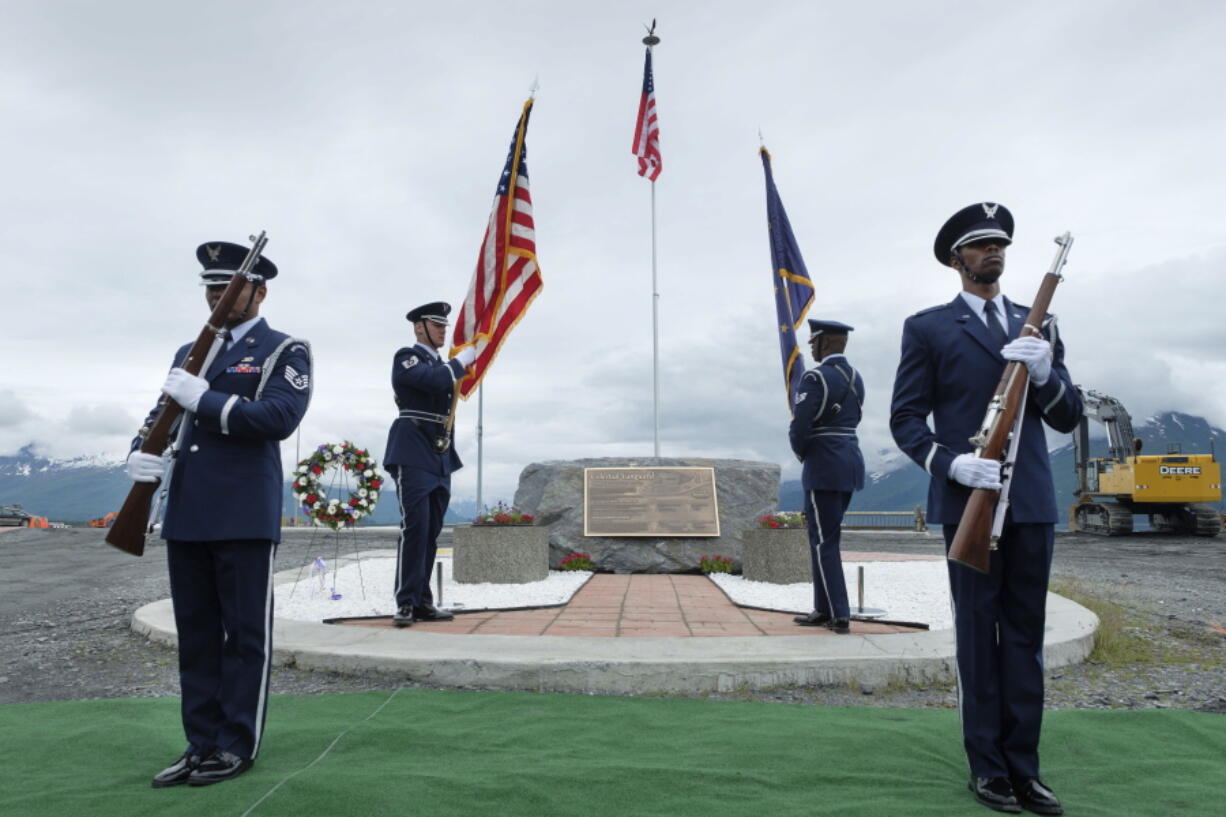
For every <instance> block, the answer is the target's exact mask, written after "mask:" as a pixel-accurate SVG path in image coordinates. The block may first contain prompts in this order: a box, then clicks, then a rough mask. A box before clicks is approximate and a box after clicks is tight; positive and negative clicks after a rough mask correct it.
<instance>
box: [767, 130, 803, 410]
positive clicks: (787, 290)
mask: <svg viewBox="0 0 1226 817" xmlns="http://www.w3.org/2000/svg"><path fill="white" fill-rule="evenodd" d="M759 152H760V153H761V154H762V169H763V170H764V171H766V220H767V228H768V229H769V231H770V241H771V266H772V267H773V269H772V270H771V277H772V278H773V279H774V282H775V318H776V323H777V324H778V329H779V352H780V354H781V355H782V356H783V381H784V383H785V384H786V386H787V390H788V410H789V411H791V410H792V395H793V394H794V393H795V391H796V386H797V384H799V383H800V378H801V375H803V374H804V373H805V372H804V364H803V362H802V358H801V354H800V344H799V343H797V342H796V330H797V329H799V328H800V327H801V326H803V325H804V322H805V315H806V314H808V312H809V307H810V306H812V305H813V281H812V280H810V278H809V271H808V270H806V269H805V260H804V259H803V258H801V257H800V246H799V245H797V243H796V236H794V235H792V225H791V224H790V223H789V222H788V214H787V212H786V211H785V210H784V209H783V200H782V199H780V198H779V191H778V190H777V189H775V177H774V176H773V175H772V174H771V155H770V154H769V153H768V152H767V151H766V148H761V149H760V150H759ZM797 363H800V365H797Z"/></svg>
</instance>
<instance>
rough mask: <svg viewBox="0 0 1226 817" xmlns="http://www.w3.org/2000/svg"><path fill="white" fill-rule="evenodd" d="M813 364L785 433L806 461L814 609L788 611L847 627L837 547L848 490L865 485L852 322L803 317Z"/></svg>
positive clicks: (804, 619)
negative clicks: (849, 352) (850, 348)
mask: <svg viewBox="0 0 1226 817" xmlns="http://www.w3.org/2000/svg"><path fill="white" fill-rule="evenodd" d="M809 331H810V332H812V335H811V337H810V339H809V344H810V348H811V350H812V351H813V359H814V360H816V361H817V365H816V366H814V367H813V368H812V369H810V370H809V371H807V372H805V373H804V375H803V376H802V377H801V379H800V385H799V386H798V387H797V389H796V394H795V396H794V397H793V398H792V399H793V401H794V404H793V406H792V424H791V426H790V427H789V428H788V440H789V441H790V442H791V444H792V451H793V452H795V454H796V456H797V458H798V459H800V461H801V462H803V463H804V472H803V473H802V475H801V487H802V488H803V489H804V492H805V524H806V526H807V528H808V532H809V558H810V561H811V564H812V568H813V612H811V613H809V614H808V615H803V616H796V618H795V619H793V620H794V621H795V622H796V623H797V624H799V625H801V626H802V627H822V626H825V627H829V628H830V629H831V630H833V631H834V632H836V633H839V634H844V635H845V634H847V633H849V632H851V608H850V606H849V604H848V601H847V583H846V582H845V581H844V579H843V557H842V554H841V552H840V550H839V543H840V540H841V536H842V524H843V514H844V513H845V512H846V511H847V506H848V504H850V502H851V495H852V492H853V491H858V490H860V489H861V488H863V487H864V457H863V455H862V454H861V453H860V444H859V442H858V440H857V439H856V426H858V425H859V424H860V412H861V409H862V407H863V405H864V379H863V378H862V377H860V373H859V372H857V371H856V370H855V369H854V368H852V366H851V364H850V363H849V362H848V361H847V356H846V355H844V354H843V352H844V351H845V350H846V349H847V336H848V333H850V332H851V331H852V327H850V326H848V325H847V324H845V323H839V322H838V321H815V320H811V321H809Z"/></svg>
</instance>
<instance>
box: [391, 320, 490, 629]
mask: <svg viewBox="0 0 1226 817" xmlns="http://www.w3.org/2000/svg"><path fill="white" fill-rule="evenodd" d="M450 313H451V305H450V304H446V303H443V302H442V301H436V302H433V303H428V304H423V305H422V306H419V307H417V308H416V309H414V310H412V311H411V312H409V313H408V314H407V315H406V316H405V318H407V319H408V321H409V322H410V323H411V324H413V333H414V335H415V336H416V339H417V343H416V344H415V345H413V346H407V347H405V348H403V349H401V350H400V351H398V352H396V357H395V359H394V360H393V361H392V389H393V391H394V392H395V396H396V408H397V409H399V411H400V416H399V417H397V418H396V420H395V421H394V422H393V423H392V427H391V429H389V430H388V435H387V452H386V453H385V454H384V456H383V460H384V464H385V465H386V467H387V470H388V472H389V473H391V475H392V478H393V479H395V480H396V496H397V499H398V501H399V504H400V542H399V544H398V546H397V551H396V587H395V593H396V615H395V616H394V617H393V620H394V621H395V623H396V626H398V627H408V626H410V625H411V624H412V623H413V622H414V621H449V620H450V619H452V618H454V616H453V615H452V614H451V613H448V612H446V611H443V610H440V609H438V608H437V607H435V606H434V594H433V593H432V592H431V591H430V573H431V571H432V569H433V567H434V557H435V555H436V554H437V552H438V535H439V532H440V531H441V530H442V529H443V517H444V516H446V514H447V505H448V504H449V503H450V502H451V474H452V472H453V471H458V470H459V469H460V468H461V467H463V463H461V462H460V457H459V455H458V454H457V453H456V450H455V438H454V433H453V429H451V428H449V427H448V425H447V415H448V414H449V412H450V411H451V403H452V396H453V393H454V390H455V384H456V381H458V380H460V379H461V378H463V377H464V370H465V369H466V368H467V367H468V366H469V365H470V364H471V363H472V362H473V359H474V358H475V357H476V353H475V352H474V351H473V349H472V348H471V347H468V348H465V349H462V350H461V351H460V353H459V354H458V355H456V356H455V357H454V358H452V359H451V360H447V361H444V360H443V359H442V356H441V355H440V354H439V350H440V349H441V348H443V343H444V342H445V340H446V338H447V316H448V315H449V314H450Z"/></svg>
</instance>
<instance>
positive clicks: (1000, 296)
mask: <svg viewBox="0 0 1226 817" xmlns="http://www.w3.org/2000/svg"><path fill="white" fill-rule="evenodd" d="M958 294H959V295H961V296H962V300H963V301H965V302H966V305H967V306H969V307H970V308H971V311H972V312H974V313H975V315H977V316H978V317H979V320H981V321H983V325H984V326H987V325H988V316H987V314H985V313H984V311H983V305H984V304H986V303H987V299H985V298H980V297H979V296H978V295H976V294H975V293H973V292H967V291H966V290H962V291H961V292H959V293H958ZM992 303H994V304H996V315H997V317H999V318H1000V321H1001V325H1002V326H1004V327H1005V331H1006V332H1007V331H1009V313H1008V312H1007V311H1006V309H1007V308H1008V306H1007V304H1006V303H1005V296H1004V293H1001V292H997V293H996V297H995V298H993V299H992Z"/></svg>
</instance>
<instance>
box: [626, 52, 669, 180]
mask: <svg viewBox="0 0 1226 817" xmlns="http://www.w3.org/2000/svg"><path fill="white" fill-rule="evenodd" d="M630 152H631V153H633V154H634V155H635V156H637V157H639V175H640V176H646V177H647V178H649V179H651V180H652V181H653V182H654V181H655V180H656V178H657V177H659V175H660V168H661V167H662V166H663V164H662V161H661V159H660V124H659V122H658V121H657V120H656V83H655V80H654V79H652V77H651V47H650V46H648V48H647V62H646V63H645V64H644V66H643V96H642V97H641V98H640V99H639V119H638V122H636V123H635V125H634V147H632V148H630Z"/></svg>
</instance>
